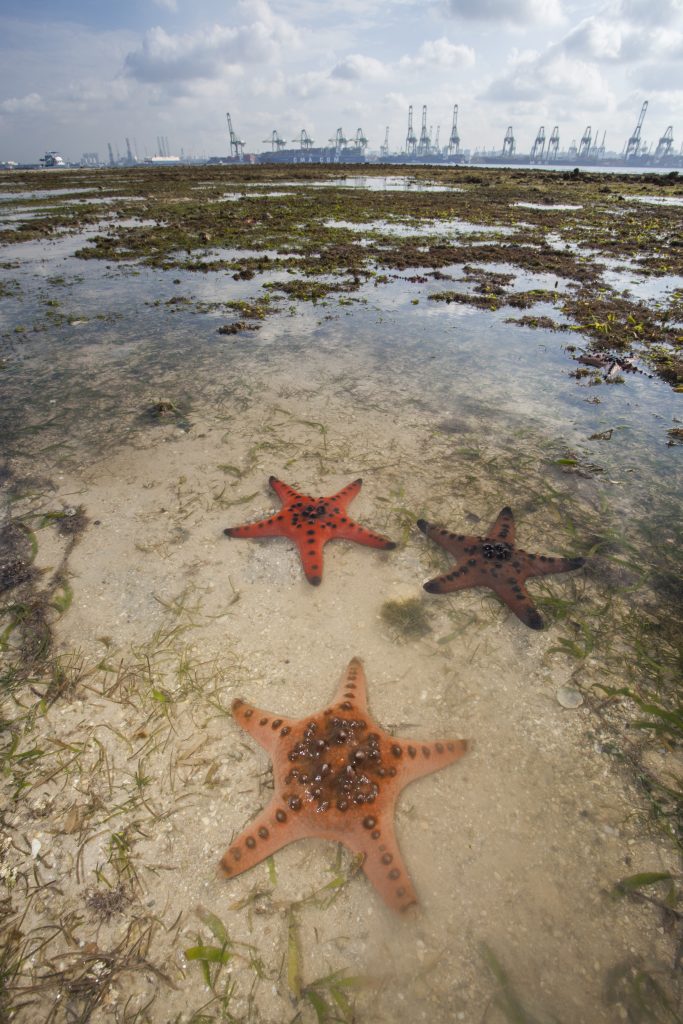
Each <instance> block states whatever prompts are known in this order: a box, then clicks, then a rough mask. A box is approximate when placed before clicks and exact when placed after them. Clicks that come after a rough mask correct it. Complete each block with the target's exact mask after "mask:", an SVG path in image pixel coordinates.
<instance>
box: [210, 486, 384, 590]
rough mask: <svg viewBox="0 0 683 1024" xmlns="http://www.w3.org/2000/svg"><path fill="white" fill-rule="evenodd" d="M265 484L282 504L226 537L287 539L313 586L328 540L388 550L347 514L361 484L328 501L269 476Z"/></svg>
mask: <svg viewBox="0 0 683 1024" xmlns="http://www.w3.org/2000/svg"><path fill="white" fill-rule="evenodd" d="M268 483H269V484H270V486H271V487H272V488H273V490H274V491H275V493H276V494H277V496H278V498H279V499H280V501H281V502H282V508H281V509H280V511H279V512H278V513H277V514H276V515H274V516H270V517H269V518H268V519H261V520H259V522H257V523H248V524H247V525H246V526H229V527H228V528H227V529H225V530H224V531H223V533H225V534H226V536H228V537H288V538H289V539H290V540H293V541H294V543H295V544H296V546H297V547H298V549H299V554H300V555H301V561H302V563H303V567H304V572H305V574H306V579H307V580H308V582H309V583H312V584H313V586H314V587H317V586H318V584H319V583H321V581H322V578H323V547H324V546H325V544H327V542H328V541H329V540H353V541H355V542H356V544H365V545H366V546H367V547H370V548H382V549H383V550H385V551H391V550H392V549H393V548H395V547H396V544H395V543H394V542H393V540H388V539H387V538H386V537H382V535H381V534H379V533H373V531H372V530H366V529H365V527H364V526H359V525H358V523H356V522H354V521H353V519H351V517H350V516H349V515H348V513H347V511H346V508H347V505H349V504H350V502H351V501H352V500H353V499H354V498H355V497H356V495H357V494H358V492H359V491H360V489H361V484H362V483H363V481H362V480H361V479H358V480H354V481H353V483H351V484H349V485H348V486H347V487H344V488H343V489H342V490H341V491H337V493H336V494H331V495H330V497H329V498H312V497H311V496H310V495H308V494H300V493H299V491H295V490H294V488H293V487H289V486H288V485H287V484H284V483H283V482H282V480H278V479H277V477H274V476H271V477H270V478H269V480H268Z"/></svg>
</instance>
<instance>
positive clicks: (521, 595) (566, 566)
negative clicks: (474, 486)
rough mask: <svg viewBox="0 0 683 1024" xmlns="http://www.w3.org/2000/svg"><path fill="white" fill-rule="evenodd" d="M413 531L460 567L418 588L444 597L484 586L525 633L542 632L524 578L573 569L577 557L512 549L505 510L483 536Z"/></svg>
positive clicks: (427, 527) (426, 527)
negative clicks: (504, 605) (437, 545)
mask: <svg viewBox="0 0 683 1024" xmlns="http://www.w3.org/2000/svg"><path fill="white" fill-rule="evenodd" d="M417 525H418V528H419V529H420V530H422V532H423V533H424V534H425V535H426V536H427V537H429V538H430V540H433V541H435V542H436V543H437V544H440V545H441V547H442V548H444V549H445V550H446V551H448V552H450V554H452V555H455V557H456V559H457V560H458V562H459V563H460V568H459V569H456V568H455V567H454V568H453V569H452V570H451V572H449V573H446V574H445V575H443V576H437V577H436V578H435V579H433V580H429V581H428V582H427V583H425V584H424V589H425V590H427V591H429V593H430V594H448V593H450V592H451V591H453V590H466V589H467V588H468V587H490V589H491V590H493V591H495V593H496V594H497V595H498V597H499V598H500V599H501V601H504V602H505V604H506V605H507V606H508V608H510V609H511V610H512V611H513V612H514V613H515V615H516V616H517V618H518V619H521V620H522V622H524V623H525V624H526V625H527V626H530V627H531V629H543V619H542V617H541V614H540V612H539V611H538V609H537V608H536V607H535V606H534V604H533V602H532V600H531V598H530V597H529V594H528V593H527V590H526V587H525V586H524V583H525V581H526V580H527V579H528V578H529V577H530V576H548V575H550V574H551V573H554V572H571V571H572V569H579V568H580V567H581V566H582V565H583V564H584V561H585V559H583V558H553V557H552V556H551V555H530V554H528V553H527V552H526V551H521V550H520V549H519V548H516V547H515V519H514V516H513V514H512V509H511V508H508V506H507V505H506V506H505V508H504V509H502V510H501V512H500V515H499V516H498V518H497V519H496V521H495V522H494V523H492V524H491V527H490V529H489V531H488V533H487V534H486V536H485V537H469V536H465V535H464V534H461V533H450V532H449V531H448V530H444V529H443V527H441V526H435V525H434V524H433V523H428V522H426V521H425V520H424V519H418V521H417Z"/></svg>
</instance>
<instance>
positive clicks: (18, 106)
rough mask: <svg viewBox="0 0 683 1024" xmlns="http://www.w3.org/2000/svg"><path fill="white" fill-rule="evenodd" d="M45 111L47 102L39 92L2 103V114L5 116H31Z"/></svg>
mask: <svg viewBox="0 0 683 1024" xmlns="http://www.w3.org/2000/svg"><path fill="white" fill-rule="evenodd" d="M44 109H45V101H44V99H43V97H42V96H40V95H39V94H38V93H37V92H31V93H28V95H27V96H12V97H10V98H9V99H6V100H2V102H0V112H2V113H3V114H31V113H35V112H36V111H42V110H44Z"/></svg>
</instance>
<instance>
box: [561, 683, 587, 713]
mask: <svg viewBox="0 0 683 1024" xmlns="http://www.w3.org/2000/svg"><path fill="white" fill-rule="evenodd" d="M555 697H556V698H557V703H558V704H560V705H561V706H562V707H563V708H572V709H573V708H579V707H581V705H582V704H583V694H582V693H581V691H580V690H577V689H576V687H575V686H561V687H560V688H559V690H557V691H556V692H555Z"/></svg>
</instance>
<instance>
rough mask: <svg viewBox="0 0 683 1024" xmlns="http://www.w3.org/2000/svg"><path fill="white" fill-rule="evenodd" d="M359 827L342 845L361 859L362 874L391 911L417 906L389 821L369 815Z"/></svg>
mask: <svg viewBox="0 0 683 1024" xmlns="http://www.w3.org/2000/svg"><path fill="white" fill-rule="evenodd" d="M392 813H393V809H392ZM371 822H372V825H370V823H371ZM363 824H364V827H361V828H357V829H354V830H353V832H351V833H350V834H349V835H348V836H346V837H345V838H344V839H343V840H342V841H343V843H344V845H345V846H348V847H349V849H351V850H352V851H353V852H354V853H358V854H362V855H363V871H364V872H365V874H366V876H367V878H368V879H369V881H370V882H372V884H373V885H374V887H375V889H377V891H378V892H379V894H380V895H381V897H382V899H383V900H384V901H385V902H386V903H387V904H388V905H389V906H390V907H391V908H392V910H398V911H403V910H407V908H408V907H410V906H412V904H413V903H417V894H416V892H415V889H414V888H413V883H412V881H411V879H410V875H409V873H408V869H407V868H406V866H405V862H404V860H403V857H402V856H401V851H400V850H399V848H398V842H397V841H396V835H395V832H394V823H393V821H392V819H391V817H390V816H389V815H388V814H384V815H377V817H376V818H375V817H374V816H373V815H371V814H369V815H367V816H366V817H365V818H364V823H363ZM373 826H374V827H373Z"/></svg>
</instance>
